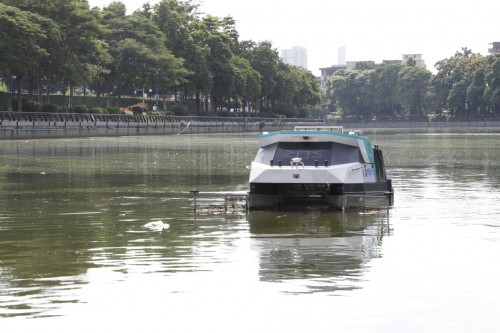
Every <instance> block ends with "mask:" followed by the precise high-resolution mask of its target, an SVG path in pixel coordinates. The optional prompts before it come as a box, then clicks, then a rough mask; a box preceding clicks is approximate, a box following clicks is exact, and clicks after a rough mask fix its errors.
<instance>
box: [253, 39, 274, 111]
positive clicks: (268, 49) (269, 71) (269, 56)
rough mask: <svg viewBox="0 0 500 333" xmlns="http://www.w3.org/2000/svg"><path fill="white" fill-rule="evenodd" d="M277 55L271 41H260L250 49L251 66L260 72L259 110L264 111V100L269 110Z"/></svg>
mask: <svg viewBox="0 0 500 333" xmlns="http://www.w3.org/2000/svg"><path fill="white" fill-rule="evenodd" d="M278 61H279V56H278V52H277V51H276V49H273V47H272V44H271V42H269V41H266V42H261V43H260V44H258V46H257V47H255V48H254V49H253V50H252V55H251V64H252V67H253V68H254V69H255V70H256V71H257V72H258V73H259V74H260V77H261V82H260V85H261V87H262V90H261V95H260V97H259V104H260V105H259V107H260V111H261V112H262V111H265V110H266V109H265V108H264V101H267V102H268V104H267V111H269V107H270V105H269V102H270V100H271V94H272V92H273V89H274V86H275V85H276V80H275V78H276V72H277V66H278Z"/></svg>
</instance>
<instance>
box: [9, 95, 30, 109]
mask: <svg viewBox="0 0 500 333" xmlns="http://www.w3.org/2000/svg"><path fill="white" fill-rule="evenodd" d="M27 102H28V100H27V99H26V97H21V103H22V105H21V108H22V111H24V103H27ZM10 107H11V109H12V111H17V96H16V97H12V98H11V100H10ZM24 112H27V111H24Z"/></svg>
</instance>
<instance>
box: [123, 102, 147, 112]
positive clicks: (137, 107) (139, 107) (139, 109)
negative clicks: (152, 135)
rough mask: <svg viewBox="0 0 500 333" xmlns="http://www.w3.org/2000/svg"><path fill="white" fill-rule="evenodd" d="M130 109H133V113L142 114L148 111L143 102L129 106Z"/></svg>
mask: <svg viewBox="0 0 500 333" xmlns="http://www.w3.org/2000/svg"><path fill="white" fill-rule="evenodd" d="M128 109H129V110H130V111H132V113H133V114H136V115H141V114H143V113H144V112H147V111H148V109H147V107H146V105H145V104H142V103H138V104H134V105H131V106H129V107H128Z"/></svg>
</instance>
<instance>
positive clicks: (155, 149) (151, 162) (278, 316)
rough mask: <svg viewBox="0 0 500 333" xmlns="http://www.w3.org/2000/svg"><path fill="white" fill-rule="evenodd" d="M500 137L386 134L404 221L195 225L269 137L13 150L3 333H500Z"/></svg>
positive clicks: (267, 217)
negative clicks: (202, 206)
mask: <svg viewBox="0 0 500 333" xmlns="http://www.w3.org/2000/svg"><path fill="white" fill-rule="evenodd" d="M499 133H500V131H495V130H491V131H485V130H484V129H483V130H481V129H471V130H462V131H459V132H456V131H455V132H450V131H446V130H444V129H442V130H436V131H413V132H411V131H404V132H403V131H402V132H398V131H396V130H394V131H391V132H375V133H369V136H370V137H371V138H372V141H373V143H375V144H379V145H380V147H381V148H382V149H383V151H384V155H385V161H386V165H387V171H388V173H389V175H390V176H391V177H392V179H393V185H394V188H395V204H394V206H393V207H392V208H391V209H390V210H384V211H378V212H369V213H360V212H345V213H342V212H327V211H321V210H306V211H293V212H285V211H281V212H252V213H249V214H245V213H244V212H236V213H231V214H207V215H203V214H197V216H196V219H195V217H194V214H193V208H192V206H191V205H192V196H191V194H190V193H189V191H190V190H191V189H193V188H197V189H199V190H201V191H244V190H246V188H247V180H248V170H247V169H246V166H247V165H249V164H250V162H251V160H252V159H253V157H254V154H255V153H256V149H257V139H256V135H254V134H240V135H238V134H231V135H214V134H212V135H189V136H179V135H175V136H166V137H129V138H98V139H68V140H65V139H62V140H35V141H2V142H0V156H1V163H0V327H1V331H2V332H25V331H27V330H31V331H38V332H68V331H76V332H104V331H110V332H119V331H127V332H129V331H130V332H133V331H137V332H140V331H168V332H384V333H387V332H398V333H399V332H419V333H420V332H454V333H455V332H494V331H497V330H498V327H499V326H500V302H499V300H500V283H499V281H500V266H499V265H500V218H499V217H500V204H499V200H500V134H499ZM154 221H162V222H163V223H166V224H168V225H169V228H168V229H166V230H163V231H154V230H149V229H147V228H145V227H144V225H145V224H147V223H149V222H154Z"/></svg>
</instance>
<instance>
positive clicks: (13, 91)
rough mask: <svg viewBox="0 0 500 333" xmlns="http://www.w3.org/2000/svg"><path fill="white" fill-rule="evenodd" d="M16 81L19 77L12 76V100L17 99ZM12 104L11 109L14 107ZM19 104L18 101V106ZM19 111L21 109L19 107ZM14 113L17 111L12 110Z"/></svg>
mask: <svg viewBox="0 0 500 333" xmlns="http://www.w3.org/2000/svg"><path fill="white" fill-rule="evenodd" d="M16 79H17V75H12V81H11V83H10V85H11V88H12V99H14V97H15V94H16ZM12 103H13V102H11V107H12ZM18 103H19V101H17V103H16V105H17V104H18ZM18 109H19V107H18ZM12 111H15V110H12Z"/></svg>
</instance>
